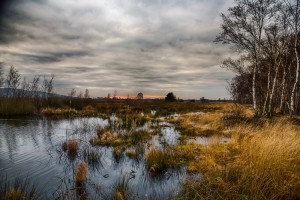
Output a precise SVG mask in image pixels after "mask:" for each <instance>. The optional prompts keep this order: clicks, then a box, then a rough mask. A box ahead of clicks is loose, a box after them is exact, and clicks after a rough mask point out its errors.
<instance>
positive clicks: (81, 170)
mask: <svg viewBox="0 0 300 200" xmlns="http://www.w3.org/2000/svg"><path fill="white" fill-rule="evenodd" d="M87 179H88V164H87V163H85V162H81V163H80V164H79V165H78V167H77V168H76V172H75V181H76V183H77V184H83V183H85V182H86V181H87Z"/></svg>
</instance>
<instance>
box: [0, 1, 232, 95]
mask: <svg viewBox="0 0 300 200" xmlns="http://www.w3.org/2000/svg"><path fill="white" fill-rule="evenodd" d="M231 4H232V0H6V1H2V3H1V9H0V13H1V14H0V62H2V63H4V64H3V65H4V66H5V69H6V70H7V69H8V66H9V65H13V66H15V67H16V68H17V69H18V70H19V72H20V73H21V74H22V75H23V76H26V77H27V79H28V80H30V79H31V78H32V76H33V74H40V75H50V74H55V91H56V92H58V93H68V92H69V91H70V90H71V88H76V89H77V91H78V90H84V89H85V88H88V89H90V92H91V94H92V95H93V96H107V93H113V92H114V91H115V90H116V91H117V93H118V95H124V96H127V94H130V95H136V94H137V93H138V92H140V91H141V92H143V93H144V95H161V96H165V95H166V93H168V92H174V93H175V94H176V95H177V96H179V97H181V98H197V99H198V98H200V97H202V96H205V97H209V98H219V97H221V98H223V97H229V95H228V92H227V91H226V80H229V79H231V78H232V73H230V72H228V71H226V70H224V69H221V68H220V63H221V61H222V60H223V59H224V58H226V57H228V56H230V51H229V49H228V47H226V46H223V45H222V44H215V43H214V42H213V41H214V39H215V37H216V35H217V34H218V33H219V32H220V23H221V19H220V13H221V12H225V11H226V10H227V8H228V7H229V6H230V5H231Z"/></svg>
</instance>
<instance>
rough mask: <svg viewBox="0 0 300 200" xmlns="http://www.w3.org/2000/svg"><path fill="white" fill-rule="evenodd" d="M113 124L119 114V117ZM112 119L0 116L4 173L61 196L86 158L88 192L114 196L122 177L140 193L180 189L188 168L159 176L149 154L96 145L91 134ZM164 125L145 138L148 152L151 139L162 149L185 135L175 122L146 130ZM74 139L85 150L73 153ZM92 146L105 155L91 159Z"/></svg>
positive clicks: (155, 194) (0, 162)
mask: <svg viewBox="0 0 300 200" xmlns="http://www.w3.org/2000/svg"><path fill="white" fill-rule="evenodd" d="M110 120H111V121H113V124H115V123H116V120H117V118H116V117H115V116H113V118H112V119H110ZM108 125H109V120H105V119H101V118H78V119H60V120H55V119H53V120H47V119H45V118H43V119H1V120H0V169H1V171H0V175H1V176H7V177H8V179H10V180H13V179H14V178H16V177H19V176H22V177H28V180H29V181H30V182H31V183H34V184H35V185H36V187H37V190H38V191H39V192H40V195H41V196H40V198H41V199H47V198H50V199H53V198H54V197H61V196H62V195H65V194H66V191H70V192H71V194H74V192H75V193H76V190H74V188H75V187H76V185H75V184H74V180H75V177H74V174H75V168H76V166H78V165H79V163H80V162H82V161H86V162H87V163H89V179H88V182H87V184H86V185H85V191H86V193H87V197H93V196H97V195H101V197H109V198H110V197H112V195H113V194H112V191H113V190H114V185H115V184H116V181H117V180H119V179H120V177H126V178H127V179H128V184H129V187H130V188H131V190H132V194H135V195H136V197H137V198H148V197H150V196H152V197H156V198H158V199H165V198H167V197H169V196H170V195H171V194H174V191H177V190H178V186H179V184H180V180H182V178H183V177H185V176H186V174H185V169H184V168H180V169H179V170H177V171H171V170H169V171H167V172H166V173H165V174H163V175H161V176H157V177H152V176H150V175H149V173H148V172H147V170H146V169H145V161H144V155H145V153H143V154H142V156H141V157H139V158H137V159H132V158H129V157H128V156H126V153H125V151H122V156H121V157H120V159H116V158H115V156H114V155H113V148H112V147H107V146H102V147H101V146H95V147H91V146H90V144H89V140H90V138H92V137H93V136H94V135H95V130H96V128H97V127H99V126H100V127H106V126H108ZM153 126H159V129H160V131H159V135H157V136H153V137H152V140H151V141H150V142H148V143H142V144H140V145H142V146H143V148H144V151H143V152H145V151H146V149H147V147H148V146H149V144H151V145H154V146H156V147H158V148H163V145H165V144H167V145H174V144H176V140H177V138H178V136H179V133H178V132H176V131H175V127H174V126H173V125H171V124H167V123H160V124H148V123H147V124H145V125H143V126H142V127H140V129H146V130H149V131H150V129H151V127H153ZM68 139H77V140H80V149H79V151H78V155H77V157H75V158H71V157H70V156H67V153H66V152H64V151H63V150H62V144H63V142H64V141H66V140H68ZM89 148H91V149H92V150H93V151H95V152H96V153H97V154H99V155H101V156H100V159H99V162H95V163H90V162H89V160H86V158H85V156H84V154H83V152H84V150H85V149H89Z"/></svg>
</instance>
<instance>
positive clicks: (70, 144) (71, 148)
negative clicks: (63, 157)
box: [62, 139, 80, 157]
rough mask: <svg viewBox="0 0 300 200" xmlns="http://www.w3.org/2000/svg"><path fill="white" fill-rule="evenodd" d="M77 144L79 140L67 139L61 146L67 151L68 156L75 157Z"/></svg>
mask: <svg viewBox="0 0 300 200" xmlns="http://www.w3.org/2000/svg"><path fill="white" fill-rule="evenodd" d="M79 144H80V141H79V140H76V139H73V140H67V141H65V142H64V143H63V145H62V148H63V150H64V151H67V152H68V154H69V155H70V156H72V157H75V156H76V155H77V151H78V148H79Z"/></svg>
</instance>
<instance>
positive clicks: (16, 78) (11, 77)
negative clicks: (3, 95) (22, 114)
mask: <svg viewBox="0 0 300 200" xmlns="http://www.w3.org/2000/svg"><path fill="white" fill-rule="evenodd" d="M20 79H21V75H20V74H19V72H18V70H16V69H15V68H14V67H13V66H11V67H10V69H9V72H8V74H7V77H6V86H7V87H8V88H9V89H10V90H9V94H7V96H9V95H15V92H16V89H17V88H18V87H19V85H20Z"/></svg>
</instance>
